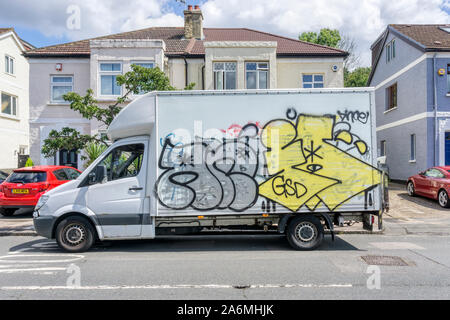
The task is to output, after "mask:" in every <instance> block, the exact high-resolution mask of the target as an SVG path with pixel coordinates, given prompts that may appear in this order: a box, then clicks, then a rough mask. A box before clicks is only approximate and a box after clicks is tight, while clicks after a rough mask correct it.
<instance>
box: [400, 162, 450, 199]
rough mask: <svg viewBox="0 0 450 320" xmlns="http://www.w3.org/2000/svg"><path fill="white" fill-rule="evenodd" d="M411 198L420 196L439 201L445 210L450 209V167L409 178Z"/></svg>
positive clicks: (407, 188) (426, 171) (437, 168)
mask: <svg viewBox="0 0 450 320" xmlns="http://www.w3.org/2000/svg"><path fill="white" fill-rule="evenodd" d="M406 190H407V191H408V194H409V195H410V196H415V195H420V196H424V197H427V198H431V199H434V200H437V201H438V203H439V205H440V206H441V207H443V208H449V207H450V201H449V198H448V197H449V194H450V166H443V167H432V168H429V169H427V170H425V171H423V172H420V173H419V174H416V175H414V176H412V177H409V178H408V182H407V184H406Z"/></svg>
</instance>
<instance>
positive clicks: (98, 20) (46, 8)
mask: <svg viewBox="0 0 450 320" xmlns="http://www.w3.org/2000/svg"><path fill="white" fill-rule="evenodd" d="M185 2H186V4H184V3H182V2H181V1H180V0H178V1H176V0H126V1H124V0H39V1H36V0H0V28H2V27H14V29H15V30H16V32H17V33H18V35H19V36H20V37H21V38H23V39H24V40H26V41H28V42H30V43H31V44H33V45H35V46H36V47H42V46H47V45H53V44H59V43H64V42H69V41H75V40H81V39H87V38H92V37H96V36H102V35H107V34H112V33H118V32H124V31H130V30H136V29H142V28H146V27H152V26H180V27H181V26H183V10H184V9H185V8H186V5H187V4H192V5H196V4H198V5H200V7H201V9H202V12H203V17H204V26H205V27H225V28H226V27H246V28H251V29H256V30H260V31H265V32H270V33H275V34H278V35H282V36H286V37H291V38H296V39H297V38H298V35H299V34H300V33H302V32H304V31H319V30H320V29H321V28H324V27H328V28H332V29H338V30H339V31H340V33H341V34H343V35H346V36H347V37H350V38H352V39H354V40H355V42H356V44H357V49H356V51H357V53H358V54H359V55H360V57H361V58H360V62H361V65H362V66H369V65H370V45H371V44H372V43H373V42H374V41H375V40H376V38H377V37H378V36H379V35H380V34H381V33H382V32H383V30H384V29H385V28H386V26H387V24H391V23H411V24H414V23H422V24H435V23H448V24H450V0H339V1H337V0H185Z"/></svg>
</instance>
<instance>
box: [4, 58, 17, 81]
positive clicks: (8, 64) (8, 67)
mask: <svg viewBox="0 0 450 320" xmlns="http://www.w3.org/2000/svg"><path fill="white" fill-rule="evenodd" d="M6 60H8V62H6ZM15 60H16V59H15V58H14V57H12V56H10V55H9V54H5V70H4V71H5V73H6V74H9V75H11V76H13V75H15V74H16V66H15ZM11 66H12V72H10V71H11Z"/></svg>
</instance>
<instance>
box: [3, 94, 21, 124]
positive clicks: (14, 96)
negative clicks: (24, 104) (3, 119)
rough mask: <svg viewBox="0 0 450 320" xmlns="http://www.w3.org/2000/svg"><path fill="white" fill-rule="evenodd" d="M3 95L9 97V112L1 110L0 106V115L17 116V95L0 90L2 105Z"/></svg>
mask: <svg viewBox="0 0 450 320" xmlns="http://www.w3.org/2000/svg"><path fill="white" fill-rule="evenodd" d="M3 95H6V96H9V98H10V102H9V103H10V105H11V113H6V112H3V110H2V109H1V108H0V115H2V116H7V117H14V118H17V117H18V114H19V97H18V96H16V95H13V94H10V93H7V92H5V91H0V106H1V105H2V101H3ZM13 99H14V100H13ZM13 101H15V111H16V112H15V113H13V111H14V103H13Z"/></svg>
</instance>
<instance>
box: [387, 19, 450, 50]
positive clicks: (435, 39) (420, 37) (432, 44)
mask: <svg viewBox="0 0 450 320" xmlns="http://www.w3.org/2000/svg"><path fill="white" fill-rule="evenodd" d="M389 26H391V27H392V28H394V29H395V30H396V31H398V32H400V33H401V34H403V35H405V36H406V37H408V38H410V39H412V40H414V41H415V42H417V43H418V44H419V45H421V46H422V47H423V48H424V49H426V51H450V32H447V31H445V30H443V28H449V31H450V24H390V25H389Z"/></svg>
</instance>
